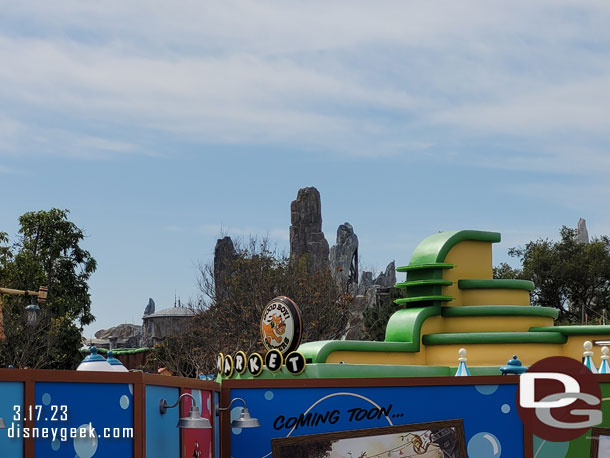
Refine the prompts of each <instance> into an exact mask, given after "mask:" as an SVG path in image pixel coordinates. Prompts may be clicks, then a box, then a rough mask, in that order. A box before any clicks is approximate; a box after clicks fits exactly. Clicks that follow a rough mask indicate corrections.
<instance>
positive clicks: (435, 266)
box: [396, 262, 455, 272]
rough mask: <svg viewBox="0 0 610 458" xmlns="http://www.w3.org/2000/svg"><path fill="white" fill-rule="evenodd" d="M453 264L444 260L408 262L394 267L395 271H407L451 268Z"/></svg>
mask: <svg viewBox="0 0 610 458" xmlns="http://www.w3.org/2000/svg"><path fill="white" fill-rule="evenodd" d="M454 267H455V265H454V264H446V263H444V262H435V263H428V264H409V265H408V266H400V267H397V268H396V271H397V272H408V271H410V270H426V269H453V268H454Z"/></svg>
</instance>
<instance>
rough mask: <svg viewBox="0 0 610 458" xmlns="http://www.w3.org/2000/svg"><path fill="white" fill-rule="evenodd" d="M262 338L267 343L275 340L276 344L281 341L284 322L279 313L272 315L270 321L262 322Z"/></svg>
mask: <svg viewBox="0 0 610 458" xmlns="http://www.w3.org/2000/svg"><path fill="white" fill-rule="evenodd" d="M262 327H263V338H264V339H265V342H267V343H268V344H270V343H271V340H272V339H273V340H275V341H276V342H277V343H278V344H279V343H281V342H282V335H283V334H284V333H285V332H286V322H285V321H284V319H283V318H282V317H281V315H275V314H274V315H272V316H271V322H269V323H265V322H263V324H262Z"/></svg>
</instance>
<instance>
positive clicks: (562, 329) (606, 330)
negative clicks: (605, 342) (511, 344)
mask: <svg viewBox="0 0 610 458" xmlns="http://www.w3.org/2000/svg"><path fill="white" fill-rule="evenodd" d="M530 331H533V332H559V333H561V334H562V335H564V336H587V335H588V336H594V335H608V334H610V326H600V325H593V326H586V325H584V326H535V327H532V328H530Z"/></svg>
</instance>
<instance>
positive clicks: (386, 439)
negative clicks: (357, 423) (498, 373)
mask: <svg viewBox="0 0 610 458" xmlns="http://www.w3.org/2000/svg"><path fill="white" fill-rule="evenodd" d="M271 447H272V451H273V458H344V457H345V458H381V457H384V458H385V457H396V458H398V457H402V458H410V457H413V458H415V457H417V458H467V455H466V442H465V440H464V426H463V424H462V420H447V421H435V422H429V423H414V424H410V425H400V426H389V427H382V428H368V429H359V430H350V431H339V432H335V433H324V434H312V435H308V436H296V437H288V438H281V439H272V440H271Z"/></svg>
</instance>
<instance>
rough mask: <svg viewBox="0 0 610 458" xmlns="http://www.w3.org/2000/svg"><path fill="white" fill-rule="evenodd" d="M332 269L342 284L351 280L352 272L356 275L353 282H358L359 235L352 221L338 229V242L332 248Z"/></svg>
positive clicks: (338, 281)
mask: <svg viewBox="0 0 610 458" xmlns="http://www.w3.org/2000/svg"><path fill="white" fill-rule="evenodd" d="M354 270H355V271H354ZM330 271H331V273H332V274H333V276H334V277H335V279H336V280H337V283H339V284H340V285H347V284H348V283H349V282H350V273H351V274H352V276H353V275H355V281H353V280H352V282H351V283H353V284H355V283H357V282H358V236H357V235H356V234H355V233H354V228H353V227H352V225H351V224H350V223H345V224H341V225H340V226H339V228H338V229H337V243H336V244H335V245H333V246H332V248H331V249H330Z"/></svg>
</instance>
